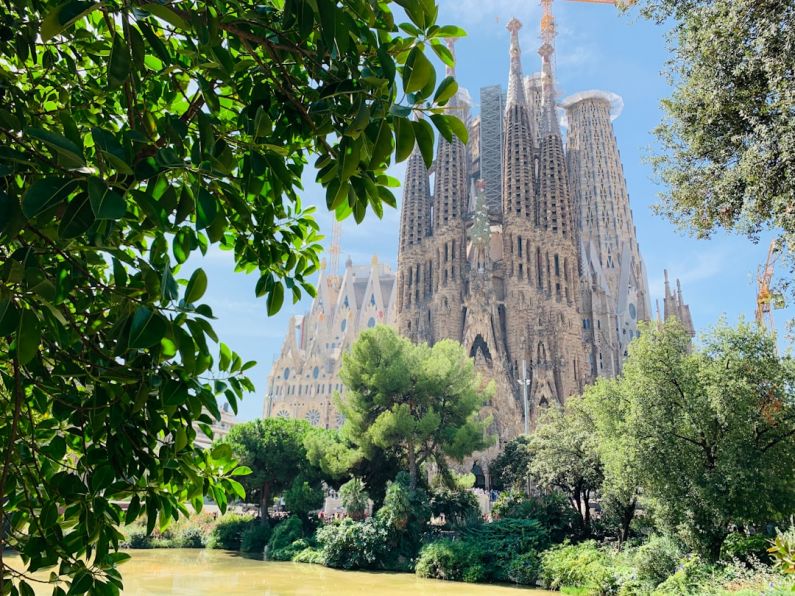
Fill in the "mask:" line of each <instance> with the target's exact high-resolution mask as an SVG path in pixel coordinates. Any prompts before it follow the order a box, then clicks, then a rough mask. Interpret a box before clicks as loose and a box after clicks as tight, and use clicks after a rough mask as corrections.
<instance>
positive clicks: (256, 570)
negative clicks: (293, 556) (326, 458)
mask: <svg viewBox="0 0 795 596" xmlns="http://www.w3.org/2000/svg"><path fill="white" fill-rule="evenodd" d="M130 554H132V559H131V560H129V561H127V562H126V563H124V564H123V565H122V566H121V572H122V575H123V577H124V592H123V593H124V594H131V595H132V594H134V595H140V596H144V595H146V596H165V595H185V596H188V595H190V596H217V595H222V596H253V595H255V594H256V595H261V594H267V595H268V596H281V595H288V594H289V595H293V594H294V595H299V596H300V595H306V596H309V595H312V596H314V595H316V594H320V595H324V596H343V595H346V596H347V595H348V594H361V595H365V594H366V595H370V594H376V595H384V596H398V595H400V596H403V595H405V594H411V595H412V596H414V595H418V596H421V595H427V596H444V595H450V596H452V595H455V596H481V595H482V596H486V595H492V594H494V595H497V596H500V595H505V596H510V595H512V594H513V595H516V596H520V595H521V596H540V595H542V594H547V595H549V594H552V592H546V591H544V590H527V589H522V588H514V587H509V586H493V585H486V584H463V583H456V582H444V581H438V580H430V579H420V578H418V577H416V576H415V575H413V574H410V573H366V572H361V571H337V570H334V569H328V568H326V567H322V566H320V565H308V564H302V563H276V562H272V561H258V560H255V559H248V558H244V557H241V556H240V555H238V554H237V553H230V552H224V551H217V550H201V549H154V550H136V551H131V553H130ZM44 577H46V574H45V575H44ZM36 593H37V594H49V593H50V590H49V589H47V590H43V589H40V588H38V589H37V591H36Z"/></svg>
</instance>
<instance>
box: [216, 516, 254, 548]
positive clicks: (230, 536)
mask: <svg viewBox="0 0 795 596" xmlns="http://www.w3.org/2000/svg"><path fill="white" fill-rule="evenodd" d="M258 523H260V522H259V521H254V518H253V517H252V516H250V515H238V514H236V513H227V514H225V515H223V516H221V517H220V518H219V519H218V521H217V522H216V524H215V528H213V531H212V534H211V535H210V539H209V540H208V546H209V547H210V548H222V549H224V550H240V543H241V541H242V539H243V532H245V530H246V528H248V527H249V526H250V525H252V524H258Z"/></svg>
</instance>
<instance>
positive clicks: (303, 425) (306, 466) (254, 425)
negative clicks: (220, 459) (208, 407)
mask: <svg viewBox="0 0 795 596" xmlns="http://www.w3.org/2000/svg"><path fill="white" fill-rule="evenodd" d="M312 432H313V430H312V427H311V426H310V425H309V423H308V422H306V421H305V420H293V419H287V418H265V419H257V420H252V421H250V422H244V423H242V424H236V425H235V426H233V427H232V428H231V429H230V431H229V434H228V435H226V437H224V438H223V439H222V444H226V445H229V446H230V447H231V448H232V452H233V453H234V455H235V457H236V458H237V459H238V461H240V463H241V464H243V465H245V466H246V467H248V468H249V469H250V470H251V474H250V475H248V476H244V477H243V478H242V479H241V481H242V482H243V485H244V486H245V488H246V493H247V494H248V495H249V496H252V497H253V496H256V497H257V502H258V503H259V514H260V519H261V520H262V522H263V523H267V521H268V518H269V513H268V507H269V506H270V504H271V501H272V500H273V498H274V497H275V496H277V495H280V494H282V493H283V492H284V491H286V490H287V489H288V488H290V487H291V486H292V484H293V482H294V481H295V480H297V479H300V482H299V484H298V486H297V488H296V491H298V492H300V491H301V489H302V486H303V483H304V482H306V481H311V482H312V483H318V482H319V479H320V477H319V471H318V470H317V469H316V468H314V467H313V466H312V465H311V464H310V462H309V460H308V459H307V457H306V449H305V448H304V438H305V437H306V436H307V435H308V434H310V433H312ZM298 492H297V493H296V494H297V495H298Z"/></svg>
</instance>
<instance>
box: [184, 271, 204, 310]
mask: <svg viewBox="0 0 795 596" xmlns="http://www.w3.org/2000/svg"><path fill="white" fill-rule="evenodd" d="M206 290H207V274H206V273H205V272H204V270H203V269H201V268H199V269H197V270H196V271H194V272H193V275H191V276H190V280H189V281H188V287H187V288H185V302H187V303H188V304H193V303H194V302H196V301H197V300H199V299H200V298H201V297H202V296H204V292H205V291H206Z"/></svg>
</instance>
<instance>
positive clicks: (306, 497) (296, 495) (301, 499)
mask: <svg viewBox="0 0 795 596" xmlns="http://www.w3.org/2000/svg"><path fill="white" fill-rule="evenodd" d="M324 498H325V497H324V495H323V490H322V489H321V488H320V487H319V486H315V485H312V484H310V483H309V482H307V481H306V480H304V478H303V477H301V476H299V477H298V478H296V479H295V480H293V483H292V485H291V486H290V488H289V489H288V490H287V492H285V493H284V506H285V507H286V508H287V511H289V512H290V515H295V516H297V517H298V518H299V519H301V520H302V522H303V520H305V519H306V518H307V516H308V515H309V512H310V511H314V510H316V509H320V508H321V507H323V499H324Z"/></svg>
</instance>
